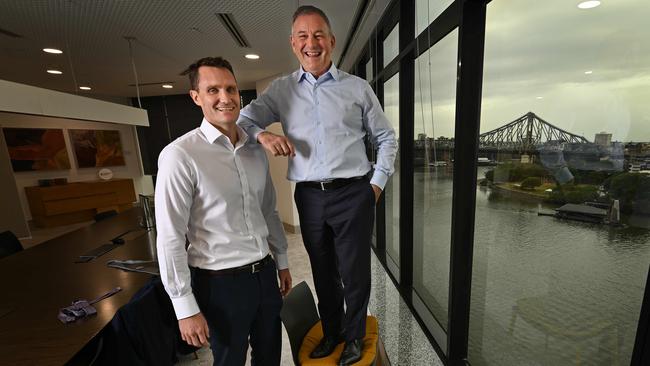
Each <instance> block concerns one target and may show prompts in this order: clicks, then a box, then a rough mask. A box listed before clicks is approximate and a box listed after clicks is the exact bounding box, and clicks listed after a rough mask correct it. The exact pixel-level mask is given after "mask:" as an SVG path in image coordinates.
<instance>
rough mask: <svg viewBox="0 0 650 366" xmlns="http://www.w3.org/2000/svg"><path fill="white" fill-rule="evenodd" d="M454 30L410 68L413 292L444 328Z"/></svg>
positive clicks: (450, 177) (451, 175)
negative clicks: (412, 78) (412, 73)
mask: <svg viewBox="0 0 650 366" xmlns="http://www.w3.org/2000/svg"><path fill="white" fill-rule="evenodd" d="M457 49H458V31H457V30H454V31H453V32H451V33H450V34H449V35H447V36H446V37H445V38H443V39H442V40H440V41H439V42H438V43H436V44H435V45H434V46H433V47H431V48H430V49H429V50H427V51H426V52H424V53H423V54H421V55H420V56H419V57H418V58H417V59H416V61H415V62H416V63H415V85H414V87H415V106H414V113H415V116H414V117H415V118H414V123H415V126H414V136H415V137H416V140H415V146H414V159H415V160H414V162H413V166H414V177H413V183H414V187H413V188H414V191H413V194H414V200H413V201H414V202H413V213H414V215H413V216H414V225H413V250H414V253H413V287H414V290H415V292H416V294H417V295H418V296H419V297H420V299H421V300H422V301H423V302H424V304H425V305H426V307H427V308H428V309H429V311H431V313H432V314H433V316H434V317H435V318H436V319H437V320H438V323H440V325H441V326H442V327H443V328H444V329H445V330H446V329H447V308H448V304H447V303H448V298H449V295H448V293H449V260H450V257H449V253H450V239H451V206H452V194H453V188H452V184H453V161H454V121H455V110H456V107H455V106H456V71H457V67H456V62H457V54H458V51H457Z"/></svg>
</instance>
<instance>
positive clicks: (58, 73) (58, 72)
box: [47, 69, 63, 75]
mask: <svg viewBox="0 0 650 366" xmlns="http://www.w3.org/2000/svg"><path fill="white" fill-rule="evenodd" d="M47 73H48V74H54V75H61V74H63V72H61V71H59V70H54V69H50V70H47Z"/></svg>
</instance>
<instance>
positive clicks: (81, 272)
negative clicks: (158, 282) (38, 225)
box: [0, 209, 155, 365]
mask: <svg viewBox="0 0 650 366" xmlns="http://www.w3.org/2000/svg"><path fill="white" fill-rule="evenodd" d="M138 215H140V211H139V210H138V209H131V210H128V211H126V212H123V213H121V214H119V215H117V216H114V217H111V218H109V219H106V220H104V221H101V222H98V223H95V224H92V225H90V226H88V227H85V228H82V229H79V230H77V231H74V232H71V233H68V234H66V235H64V236H61V237H59V238H56V239H52V240H49V241H47V242H45V243H43V244H40V245H38V246H36V247H33V248H30V249H27V250H24V251H22V252H20V253H17V254H14V255H11V256H9V257H6V258H4V259H2V260H0V363H1V364H3V365H62V364H64V363H65V362H67V361H68V360H70V359H71V358H72V357H73V356H74V355H75V354H76V353H77V352H78V351H80V350H81V349H82V348H83V346H84V345H86V344H87V343H88V342H89V341H90V340H91V339H92V338H93V337H94V336H95V335H97V333H98V332H99V331H101V330H102V328H104V326H106V324H108V323H109V322H110V321H111V319H112V318H113V316H114V315H115V312H116V311H117V310H118V309H119V308H120V307H121V306H122V305H124V304H126V303H127V302H128V301H129V299H130V298H131V297H132V296H133V295H134V294H135V293H136V292H137V291H138V289H140V288H141V287H142V286H143V285H144V284H145V283H146V282H147V281H148V279H149V278H150V275H148V274H143V273H134V272H124V271H122V270H118V269H115V268H110V267H107V266H106V262H107V261H108V260H110V259H151V258H153V257H154V255H155V253H154V252H155V246H154V243H155V232H154V231H150V232H147V231H145V230H143V229H140V228H139V227H138V224H137V222H138ZM127 230H136V231H134V232H131V233H129V234H126V235H124V238H125V239H126V243H125V244H124V245H122V246H120V247H118V248H116V249H113V250H112V251H110V252H108V253H106V254H104V255H103V256H101V257H99V258H96V259H94V260H92V261H90V262H88V263H74V261H75V260H76V259H77V258H78V256H79V255H80V254H83V253H85V252H87V251H88V250H90V249H93V248H95V247H97V246H99V245H101V244H104V243H107V242H109V240H110V239H111V238H114V237H116V236H118V235H119V234H121V233H123V232H125V231H127ZM117 286H120V287H122V291H121V292H119V293H117V294H115V295H113V296H111V297H109V298H108V299H104V300H102V301H100V302H98V303H96V304H95V305H94V306H95V308H96V309H97V315H94V316H91V317H90V318H88V319H84V320H80V321H77V322H74V323H70V324H63V323H61V322H60V321H59V320H58V319H57V314H58V312H59V309H60V308H62V307H64V306H67V305H69V304H70V303H71V302H72V301H73V300H75V299H87V300H92V299H94V298H96V297H98V296H100V295H102V294H104V293H105V292H107V291H109V290H111V289H113V288H115V287H117Z"/></svg>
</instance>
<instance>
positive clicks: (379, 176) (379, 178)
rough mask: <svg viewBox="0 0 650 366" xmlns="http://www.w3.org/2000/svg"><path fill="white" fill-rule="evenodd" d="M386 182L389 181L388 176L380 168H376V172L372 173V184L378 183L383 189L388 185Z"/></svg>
mask: <svg viewBox="0 0 650 366" xmlns="http://www.w3.org/2000/svg"><path fill="white" fill-rule="evenodd" d="M386 182H388V176H387V175H386V174H384V173H382V172H380V171H379V170H375V173H374V174H373V175H372V179H370V184H374V185H376V186H377V187H379V188H381V190H382V191H383V190H384V187H386Z"/></svg>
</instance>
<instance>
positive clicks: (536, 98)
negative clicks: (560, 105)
mask: <svg viewBox="0 0 650 366" xmlns="http://www.w3.org/2000/svg"><path fill="white" fill-rule="evenodd" d="M535 99H544V97H535Z"/></svg>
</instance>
